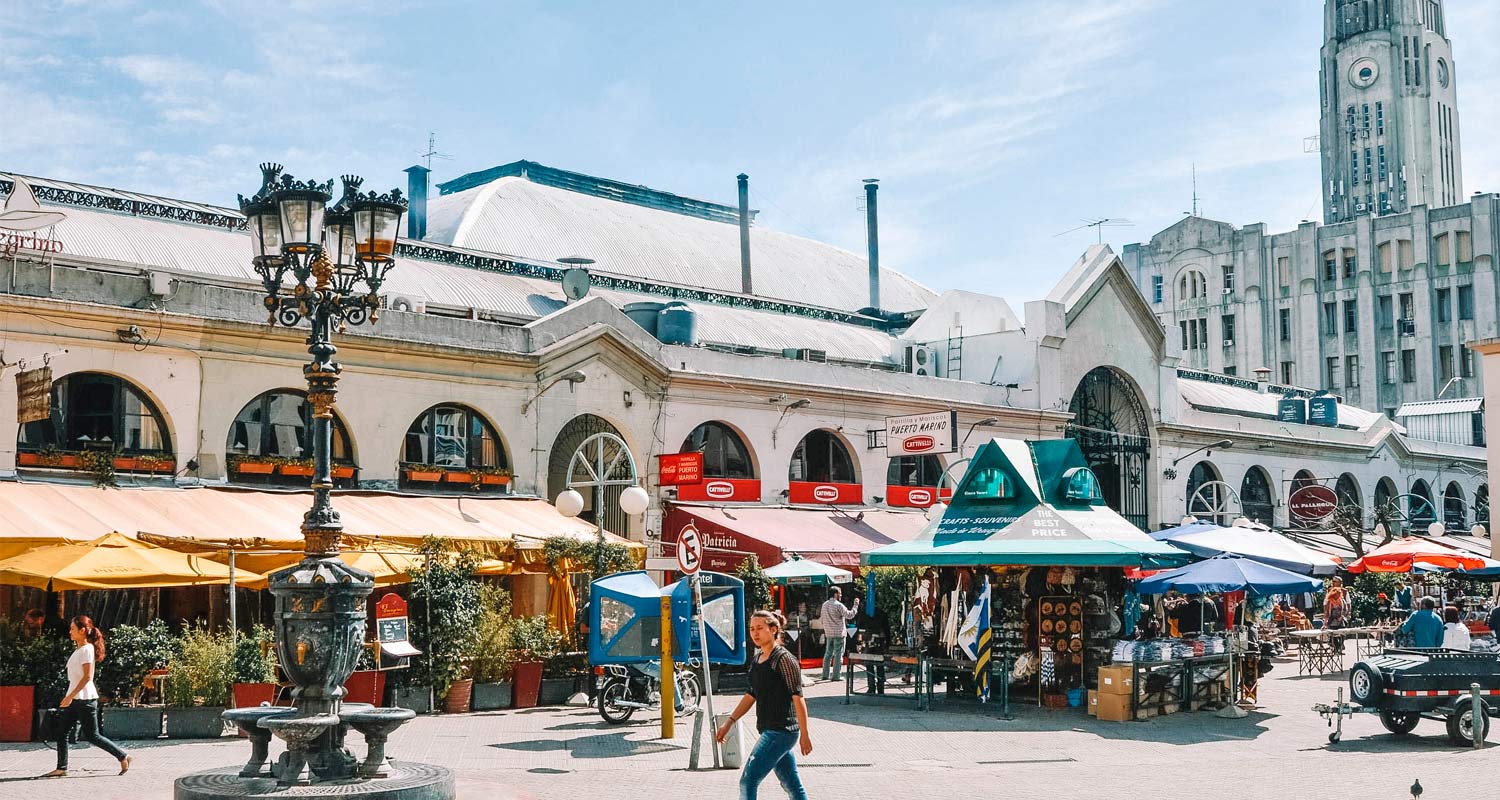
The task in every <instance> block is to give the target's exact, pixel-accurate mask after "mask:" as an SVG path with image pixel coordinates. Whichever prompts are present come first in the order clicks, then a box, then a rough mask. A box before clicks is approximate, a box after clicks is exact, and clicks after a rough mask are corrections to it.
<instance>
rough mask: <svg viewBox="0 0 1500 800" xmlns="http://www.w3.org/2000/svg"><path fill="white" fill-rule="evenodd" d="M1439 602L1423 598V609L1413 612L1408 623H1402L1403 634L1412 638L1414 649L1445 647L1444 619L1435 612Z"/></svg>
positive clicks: (1407, 620)
mask: <svg viewBox="0 0 1500 800" xmlns="http://www.w3.org/2000/svg"><path fill="white" fill-rule="evenodd" d="M1436 608H1437V601H1435V600H1433V599H1432V598H1431V597H1424V598H1422V609H1421V610H1420V611H1413V612H1412V614H1411V616H1409V617H1407V618H1406V622H1403V623H1401V633H1404V634H1408V635H1410V636H1411V637H1412V645H1413V646H1414V647H1428V648H1434V649H1436V648H1439V647H1442V646H1443V618H1442V617H1439V616H1438V615H1437V612H1436V611H1435V610H1434V609H1436Z"/></svg>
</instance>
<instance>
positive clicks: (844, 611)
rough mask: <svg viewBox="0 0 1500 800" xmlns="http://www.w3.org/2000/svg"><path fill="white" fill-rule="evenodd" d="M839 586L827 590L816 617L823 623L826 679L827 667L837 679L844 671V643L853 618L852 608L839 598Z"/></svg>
mask: <svg viewBox="0 0 1500 800" xmlns="http://www.w3.org/2000/svg"><path fill="white" fill-rule="evenodd" d="M841 594H842V593H841V592H840V591H839V587H837V586H834V587H832V588H830V589H829V590H828V599H827V600H826V601H824V603H823V608H822V610H821V611H820V612H819V614H818V617H819V619H820V620H821V621H822V623H823V680H825V681H826V680H828V668H829V667H832V668H833V679H834V680H838V679H839V676H840V675H842V674H843V672H844V643H845V641H846V640H847V639H848V637H849V620H851V619H853V618H854V609H852V608H849V607H848V606H845V605H844V603H843V601H841V600H840V599H839V596H840V595H841Z"/></svg>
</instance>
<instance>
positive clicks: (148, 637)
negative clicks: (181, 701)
mask: <svg viewBox="0 0 1500 800" xmlns="http://www.w3.org/2000/svg"><path fill="white" fill-rule="evenodd" d="M172 646H173V643H172V634H171V632H170V631H168V630H167V624H166V623H165V622H162V621H161V620H159V619H155V620H152V621H151V623H150V624H149V625H147V626H146V627H144V628H138V627H136V626H134V625H116V626H115V627H114V628H112V629H111V630H110V631H109V632H108V634H107V636H106V640H105V647H106V649H105V652H106V654H107V657H106V658H105V659H104V661H103V662H102V663H100V664H99V677H98V681H97V683H98V687H99V694H100V695H101V696H102V697H104V698H105V700H106V701H107V702H108V704H109V705H108V707H107V708H106V709H104V710H103V711H102V712H100V718H101V720H102V727H103V729H104V732H105V735H106V736H108V737H110V738H112V739H155V738H157V737H159V736H161V722H162V710H161V707H160V706H155V707H147V706H141V705H140V692H141V688H142V686H143V684H144V683H145V678H146V675H147V673H149V672H151V671H152V670H157V669H164V668H166V666H167V663H168V662H169V661H170V660H171V658H172Z"/></svg>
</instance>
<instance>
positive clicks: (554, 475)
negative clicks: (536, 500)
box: [547, 414, 630, 536]
mask: <svg viewBox="0 0 1500 800" xmlns="http://www.w3.org/2000/svg"><path fill="white" fill-rule="evenodd" d="M596 433H612V434H614V435H615V436H620V432H619V430H617V429H616V428H615V426H613V425H611V424H609V421H608V420H606V419H604V418H603V417H598V416H595V415H593V414H579V415H578V416H576V417H574V418H573V419H571V420H569V422H568V424H567V425H564V426H563V429H562V430H560V431H558V433H557V438H556V439H554V440H553V441H552V452H551V453H549V454H548V456H547V499H548V500H552V501H556V500H557V496H558V495H560V494H562V493H563V490H564V489H567V488H568V467H569V465H570V464H571V463H572V461H573V454H574V453H576V452H577V451H578V447H579V446H580V445H582V444H583V443H584V441H585V440H586V439H588V438H589V437H590V436H593V435H594V434H596ZM620 438H621V439H623V438H624V437H623V436H622V437H620ZM601 491H602V492H603V493H604V494H603V496H602V497H600V495H599V493H600V492H601ZM624 491H625V487H624V486H609V487H606V488H604V489H602V490H601V489H594V490H592V491H587V492H583V493H582V494H583V503H584V505H583V512H582V513H580V514H579V515H578V516H579V517H581V518H583V519H586V520H588V521H589V522H595V523H597V522H598V520H599V517H598V514H597V512H596V511H595V509H597V508H599V506H600V504H601V500H602V504H603V506H604V529H605V530H607V531H610V532H612V533H618V534H620V535H621V536H624V535H626V534H627V533H628V532H629V530H630V516H629V515H628V514H626V513H625V512H624V511H621V510H620V493H621V492H624Z"/></svg>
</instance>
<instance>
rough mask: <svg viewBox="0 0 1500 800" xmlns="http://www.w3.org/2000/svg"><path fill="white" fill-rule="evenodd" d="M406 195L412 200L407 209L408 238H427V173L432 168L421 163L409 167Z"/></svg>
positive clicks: (407, 169) (407, 170)
mask: <svg viewBox="0 0 1500 800" xmlns="http://www.w3.org/2000/svg"><path fill="white" fill-rule="evenodd" d="M405 172H406V197H407V199H408V200H409V201H410V202H409V204H408V206H407V209H406V238H408V239H426V238H427V174H428V173H430V172H432V170H430V169H428V168H426V167H424V166H421V165H420V164H416V165H412V166H410V167H407V168H406V170H405Z"/></svg>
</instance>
